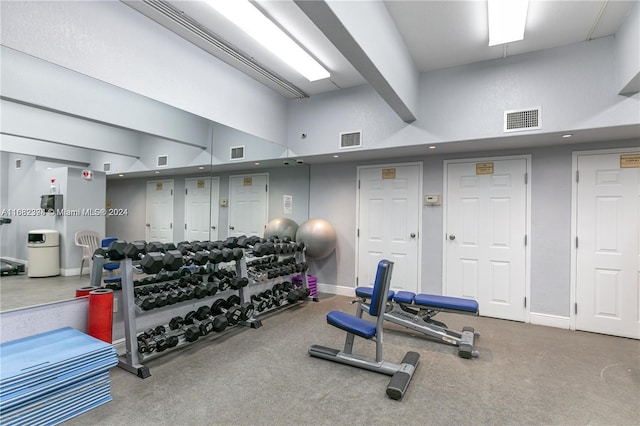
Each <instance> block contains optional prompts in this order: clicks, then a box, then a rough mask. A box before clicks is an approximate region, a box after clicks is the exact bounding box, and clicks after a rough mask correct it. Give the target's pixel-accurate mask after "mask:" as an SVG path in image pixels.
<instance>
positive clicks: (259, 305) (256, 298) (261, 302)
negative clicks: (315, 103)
mask: <svg viewBox="0 0 640 426" xmlns="http://www.w3.org/2000/svg"><path fill="white" fill-rule="evenodd" d="M251 302H252V303H253V306H255V308H256V311H258V312H262V311H264V310H265V309H267V299H265V298H263V297H262V293H258V294H254V295H252V296H251Z"/></svg>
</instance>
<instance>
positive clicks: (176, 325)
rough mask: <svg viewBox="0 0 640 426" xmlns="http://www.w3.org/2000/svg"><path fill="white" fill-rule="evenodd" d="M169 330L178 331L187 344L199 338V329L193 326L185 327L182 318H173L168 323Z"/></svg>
mask: <svg viewBox="0 0 640 426" xmlns="http://www.w3.org/2000/svg"><path fill="white" fill-rule="evenodd" d="M169 328H170V329H171V330H178V331H180V332H181V334H183V335H184V340H186V341H187V342H195V341H196V340H198V338H200V328H199V327H198V326H197V325H195V324H190V325H186V324H185V323H184V319H183V318H182V317H173V318H171V321H169Z"/></svg>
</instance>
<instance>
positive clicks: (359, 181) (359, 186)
mask: <svg viewBox="0 0 640 426" xmlns="http://www.w3.org/2000/svg"><path fill="white" fill-rule="evenodd" d="M358 189H360V179H358Z"/></svg>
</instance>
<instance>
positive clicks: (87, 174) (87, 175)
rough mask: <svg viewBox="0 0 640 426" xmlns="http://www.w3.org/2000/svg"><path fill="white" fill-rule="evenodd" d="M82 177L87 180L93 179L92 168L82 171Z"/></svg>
mask: <svg viewBox="0 0 640 426" xmlns="http://www.w3.org/2000/svg"><path fill="white" fill-rule="evenodd" d="M82 179H85V180H91V179H93V171H92V170H83V171H82Z"/></svg>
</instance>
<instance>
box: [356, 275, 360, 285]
mask: <svg viewBox="0 0 640 426" xmlns="http://www.w3.org/2000/svg"><path fill="white" fill-rule="evenodd" d="M358 280H359V278H358V277H356V287H358Z"/></svg>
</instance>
